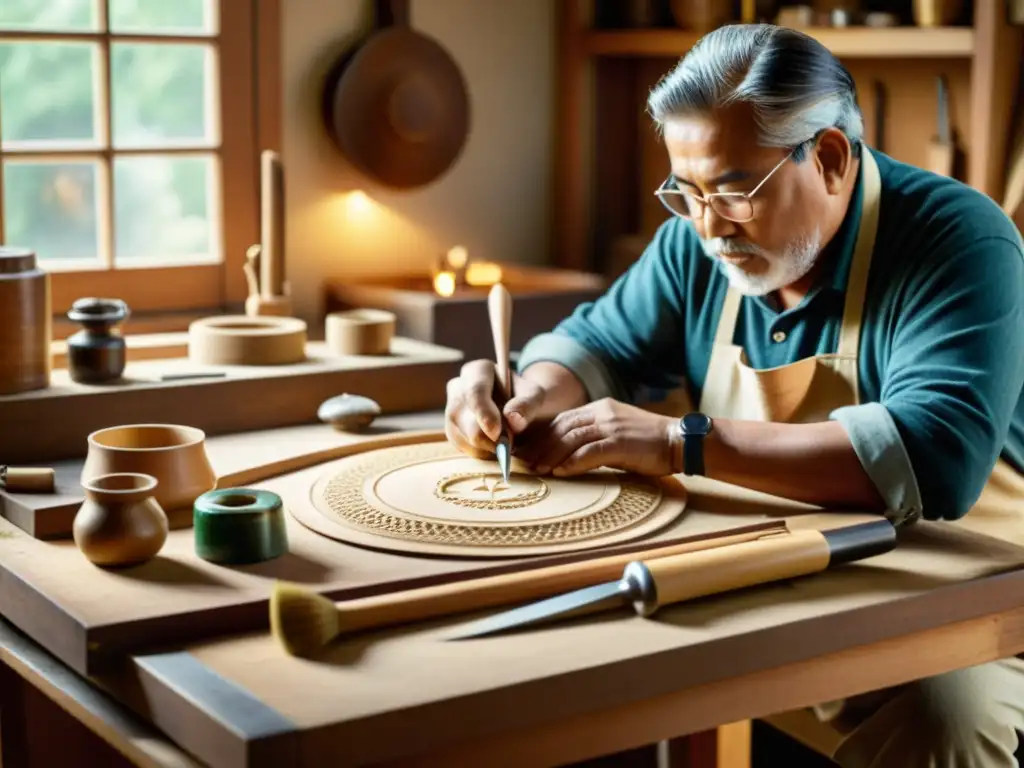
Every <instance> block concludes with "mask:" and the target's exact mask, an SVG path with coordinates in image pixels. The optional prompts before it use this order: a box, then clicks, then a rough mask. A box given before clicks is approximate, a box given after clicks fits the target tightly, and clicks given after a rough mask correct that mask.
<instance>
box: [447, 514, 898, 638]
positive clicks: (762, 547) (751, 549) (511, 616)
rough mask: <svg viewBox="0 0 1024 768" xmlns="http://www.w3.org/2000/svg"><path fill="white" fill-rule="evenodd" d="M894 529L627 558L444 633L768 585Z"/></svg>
mask: <svg viewBox="0 0 1024 768" xmlns="http://www.w3.org/2000/svg"><path fill="white" fill-rule="evenodd" d="M895 546H896V528H895V527H894V526H893V525H892V523H890V522H889V521H888V520H885V519H880V520H873V521H871V522H868V523H859V524H856V525H850V526H845V527H843V528H837V529H833V530H829V531H818V530H804V531H795V532H793V533H790V534H788V535H786V536H772V537H768V538H762V539H759V540H755V541H748V542H743V543H740V544H735V545H732V546H729V547H723V548H719V549H710V550H705V551H703V552H693V553H686V554H681V555H672V556H670V557H661V558H657V559H652V558H650V557H647V558H644V559H643V560H634V561H632V562H630V563H629V564H627V565H626V567H625V569H624V570H623V572H622V576H621V578H619V579H618V580H617V581H609V582H607V583H604V584H598V585H596V586H592V587H585V588H583V589H579V590H576V591H574V592H568V593H566V594H562V595H559V596H557V597H553V598H550V599H548V600H543V601H541V602H539V603H533V604H530V605H526V606H522V607H520V608H514V609H512V610H510V611H505V612H503V613H499V614H497V615H494V616H489V617H487V618H484V619H481V620H479V621H474V622H471V623H469V624H466V625H463V626H462V628H461V629H458V630H456V633H455V634H454V635H452V636H449V637H448V639H449V640H464V639H467V638H472V637H481V636H483V635H491V634H496V633H499V632H504V631H507V630H512V629H519V628H522V627H525V626H529V625H533V624H539V623H542V622H547V621H552V620H554V619H562V618H568V617H575V616H582V615H584V614H590V613H595V612H598V611H607V610H613V609H616V608H621V607H623V606H629V605H631V606H632V607H633V610H634V611H635V612H636V613H638V614H640V615H641V616H645V617H646V616H651V615H653V614H654V613H655V612H656V611H657V610H658V609H659V608H661V607H662V606H665V605H669V604H672V603H679V602H682V601H684V600H691V599H693V598H697V597H704V596H707V595H713V594H718V593H721V592H728V591H732V590H736V589H741V588H743V587H750V586H754V585H758V584H767V583H769V582H773V581H780V580H783V579H791V578H795V577H797V576H806V575H808V574H812V573H818V572H820V571H824V570H825V569H827V568H830V567H833V566H836V565H840V564H843V563H849V562H852V561H854V560H862V559H864V558H867V557H872V556H874V555H880V554H882V553H884V552H888V551H890V550H891V549H893V548H895Z"/></svg>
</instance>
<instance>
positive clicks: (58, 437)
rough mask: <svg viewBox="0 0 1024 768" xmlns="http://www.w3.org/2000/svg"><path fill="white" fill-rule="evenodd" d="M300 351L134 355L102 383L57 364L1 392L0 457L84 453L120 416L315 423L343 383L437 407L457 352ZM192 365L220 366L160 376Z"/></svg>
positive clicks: (241, 426) (386, 402)
mask: <svg viewBox="0 0 1024 768" xmlns="http://www.w3.org/2000/svg"><path fill="white" fill-rule="evenodd" d="M307 356H308V359H307V360H306V361H305V362H302V363H297V364H295V365H280V366H202V365H199V364H195V363H191V362H190V361H189V360H188V359H187V358H179V359H175V360H141V361H136V362H134V363H129V364H128V365H127V367H126V368H125V374H124V379H123V382H119V383H112V384H105V385H86V384H76V383H75V382H73V381H71V380H70V378H69V377H68V375H67V372H66V371H54V373H53V376H52V378H51V386H50V387H49V388H47V389H42V390H37V391H34V392H25V393H22V394H19V395H9V396H5V397H0V424H3V425H4V429H3V430H2V431H0V457H2V460H3V462H4V463H6V464H27V463H39V462H50V461H55V460H59V459H68V458H75V457H77V456H82V455H84V453H85V450H86V438H87V437H88V435H89V433H91V432H93V431H94V430H97V429H102V428H104V427H110V426H117V425H119V424H138V423H152V422H159V423H172V424H186V425H189V426H193V427H198V428H199V429H202V430H204V431H205V432H206V433H207V435H218V434H226V433H231V432H239V431H244V430H254V429H272V428H275V427H283V426H291V425H296V424H308V423H314V422H316V420H317V419H316V410H317V408H318V407H319V405H320V403H322V402H323V401H324V400H326V399H327V398H329V397H333V396H334V395H338V394H341V393H342V392H350V393H357V394H365V395H367V396H369V397H372V398H373V399H374V400H376V401H377V402H378V403H379V404H380V406H381V409H382V410H383V412H384V413H398V412H408V411H419V410H428V409H433V408H443V407H444V404H445V399H446V389H445V385H446V383H447V381H448V379H450V378H451V377H453V376H455V375H457V374H458V369H459V365H460V364H461V362H462V358H463V355H462V353H461V352H459V351H458V350H454V349H449V348H447V347H440V346H436V345H433V344H428V343H425V342H421V341H415V340H412V339H406V338H401V337H397V338H395V339H394V340H393V343H392V354H391V355H389V356H386V357H385V356H379V357H370V356H366V357H357V356H345V357H341V356H336V355H333V354H331V353H330V352H329V351H328V350H327V348H326V346H325V345H324V344H323V343H322V342H311V343H310V344H308V345H307ZM193 371H223V372H224V373H226V376H225V377H224V378H220V379H192V380H185V381H174V382H165V381H161V380H160V377H161V376H162V375H164V374H168V373H188V372H193ZM411 381H412V382H415V386H409V383H410V382H411ZM43 424H45V425H46V428H45V429H43V428H40V425H43Z"/></svg>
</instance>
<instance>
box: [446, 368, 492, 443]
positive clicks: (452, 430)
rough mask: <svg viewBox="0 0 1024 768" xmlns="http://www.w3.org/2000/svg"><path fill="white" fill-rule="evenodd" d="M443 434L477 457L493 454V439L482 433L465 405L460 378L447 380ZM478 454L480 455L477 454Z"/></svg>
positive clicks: (475, 419) (472, 414)
mask: <svg viewBox="0 0 1024 768" xmlns="http://www.w3.org/2000/svg"><path fill="white" fill-rule="evenodd" d="M445 435H446V436H447V437H448V439H449V440H450V441H451V442H453V443H455V444H456V445H457V447H458V448H459V449H460V450H462V451H465V452H466V453H472V455H474V456H477V457H478V458H486V457H488V456H490V455H491V454H493V451H494V441H493V440H491V439H490V438H489V437H487V435H485V434H484V432H483V430H482V429H481V428H480V423H479V420H478V419H477V416H476V414H475V413H473V411H472V410H471V409H470V408H469V407H468V406H467V405H466V398H465V390H464V388H463V381H462V379H461V378H460V379H452V380H450V381H449V382H448V402H447V403H446V405H445ZM478 454H480V455H478Z"/></svg>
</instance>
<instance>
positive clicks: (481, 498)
mask: <svg viewBox="0 0 1024 768" xmlns="http://www.w3.org/2000/svg"><path fill="white" fill-rule="evenodd" d="M548 493H550V489H549V488H548V484H547V483H545V482H544V481H543V480H542V479H541V478H539V477H529V476H526V477H525V478H520V479H519V481H518V482H516V483H513V484H511V485H506V484H505V480H504V478H502V476H501V475H500V474H498V473H497V472H493V473H485V474H481V473H479V472H456V473H454V474H451V475H446V476H445V477H442V478H441V479H440V480H438V481H437V485H436V486H435V487H434V495H435V496H437V498H439V499H441V500H442V501H447V502H449V503H450V504H457V505H458V506H460V507H470V508H472V509H516V508H519V507H528V506H530V505H531V504H536V503H537V502H538V501H540V500H541V499H543V498H544V497H545V496H547V495H548Z"/></svg>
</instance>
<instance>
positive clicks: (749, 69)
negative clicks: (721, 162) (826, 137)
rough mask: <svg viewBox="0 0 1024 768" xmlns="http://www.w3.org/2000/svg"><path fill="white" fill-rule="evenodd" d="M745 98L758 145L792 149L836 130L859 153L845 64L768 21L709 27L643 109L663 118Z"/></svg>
mask: <svg viewBox="0 0 1024 768" xmlns="http://www.w3.org/2000/svg"><path fill="white" fill-rule="evenodd" d="M739 102H745V103H747V104H750V105H751V107H752V108H753V111H754V119H755V120H756V122H757V126H758V129H759V134H760V136H759V140H760V143H761V144H762V145H763V146H769V147H783V148H790V147H796V148H797V151H796V152H795V153H794V159H795V160H797V161H800V160H802V159H803V155H804V148H805V147H806V146H807V144H808V143H809V142H810V141H812V140H813V139H814V138H815V137H816V136H817V135H818V134H819V133H820V132H821V131H823V130H825V129H827V128H833V127H834V128H838V129H839V130H840V131H842V132H843V134H844V135H845V136H846V138H847V139H849V140H850V143H851V144H852V145H853V150H854V153H857V154H859V151H860V143H861V141H862V140H863V133H864V121H863V118H862V117H861V112H860V107H859V105H858V104H857V87H856V84H855V83H854V80H853V77H852V76H851V75H850V73H849V72H848V71H847V70H846V67H844V66H843V65H842V63H841V62H840V61H839V59H837V58H836V57H835V56H834V55H833V54H832V52H831V51H829V50H828V48H826V47H825V46H824V45H822V44H821V43H819V42H818V41H817V40H815V39H814V38H812V37H810V36H809V35H805V34H803V33H802V32H798V31H796V30H793V29H786V28H784V27H777V26H773V25H771V24H732V25H727V26H724V27H719V28H718V29H716V30H714V31H713V32H710V33H709V34H707V35H705V36H704V37H702V38H701V39H700V40H698V41H697V43H696V45H694V47H693V48H692V49H691V50H690V52H689V53H688V54H687V55H686V56H685V57H683V59H682V60H681V61H680V62H679V64H678V65H677V66H676V67H675V69H673V70H672V71H671V72H669V73H668V74H667V75H665V77H663V78H662V79H661V81H660V82H659V83H658V84H657V85H656V86H655V87H654V88H653V89H652V91H651V93H650V95H649V97H648V100H647V109H648V112H650V114H651V116H652V117H653V118H654V120H655V122H656V124H657V125H658V128H659V130H660V129H661V128H662V127H663V126H664V123H665V121H666V120H667V119H669V118H672V117H681V116H683V115H688V114H695V113H696V114H700V113H706V112H709V111H711V110H712V109H715V108H717V107H726V106H729V105H730V104H735V103H739Z"/></svg>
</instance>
